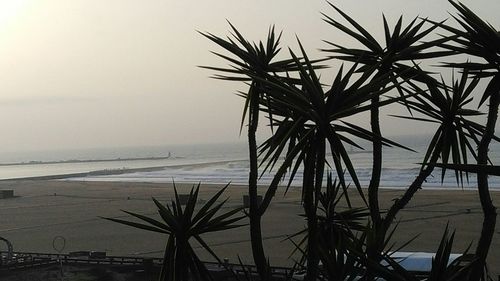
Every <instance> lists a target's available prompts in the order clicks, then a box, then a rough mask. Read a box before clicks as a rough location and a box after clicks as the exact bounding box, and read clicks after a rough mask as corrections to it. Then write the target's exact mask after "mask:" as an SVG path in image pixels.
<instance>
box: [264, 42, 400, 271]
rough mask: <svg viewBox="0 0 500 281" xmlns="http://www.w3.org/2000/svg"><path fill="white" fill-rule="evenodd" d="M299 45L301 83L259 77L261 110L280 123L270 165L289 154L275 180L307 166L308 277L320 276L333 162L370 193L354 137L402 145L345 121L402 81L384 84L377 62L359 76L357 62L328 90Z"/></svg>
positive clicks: (270, 145)
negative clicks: (324, 201)
mask: <svg viewBox="0 0 500 281" xmlns="http://www.w3.org/2000/svg"><path fill="white" fill-rule="evenodd" d="M299 45H300V49H301V56H302V57H303V60H304V62H302V60H300V59H299V58H298V57H297V56H296V55H295V54H294V53H293V52H292V51H290V54H291V56H292V58H293V60H294V61H295V65H296V67H297V68H298V70H299V77H300V82H299V83H297V82H296V81H295V80H293V79H287V77H280V76H276V75H267V76H266V77H258V76H256V77H255V79H257V80H258V81H260V82H261V83H262V85H261V86H262V87H264V90H263V91H265V92H266V93H267V95H268V99H267V100H266V101H265V102H262V103H261V110H263V111H264V112H266V113H267V114H269V116H272V124H273V126H274V127H275V128H276V133H275V134H274V135H273V136H271V137H270V138H269V139H268V140H267V141H265V142H264V143H263V146H262V154H263V155H264V157H263V161H265V162H266V163H267V164H266V166H265V167H266V169H268V168H269V167H271V168H272V167H273V166H274V165H275V164H276V163H277V162H278V161H279V159H282V156H284V160H283V162H282V163H280V165H279V168H278V172H277V173H276V174H275V177H274V179H273V183H272V184H271V185H273V184H275V183H276V182H277V181H279V180H281V179H282V176H283V173H282V171H287V170H289V171H290V179H289V182H290V181H291V180H292V179H293V177H294V175H295V174H296V173H297V171H298V167H299V166H300V165H302V166H303V182H302V198H303V206H304V210H305V214H306V217H307V226H308V228H307V229H308V243H307V275H306V277H307V279H308V280H315V278H316V276H317V274H318V271H317V264H318V261H319V255H318V254H319V253H318V247H317V245H318V238H319V237H318V235H319V232H318V217H317V208H318V202H319V199H320V194H321V190H322V186H323V180H324V170H325V167H326V166H327V165H328V166H332V167H333V168H335V170H336V173H337V174H336V175H337V177H338V178H339V182H340V184H341V186H342V188H343V190H344V193H345V194H346V195H347V193H346V189H347V184H346V180H345V176H344V167H345V169H346V170H347V173H348V174H349V175H350V177H351V179H352V180H353V182H354V185H355V187H356V188H357V190H358V192H359V194H360V196H362V197H363V198H364V195H363V191H362V190H361V185H360V183H359V180H358V178H357V176H356V172H355V170H354V167H353V164H352V162H351V160H350V158H349V155H348V153H347V150H346V148H345V145H346V144H347V145H353V146H357V147H359V145H357V144H356V143H355V142H354V141H353V140H352V139H353V138H360V139H363V140H368V141H373V139H374V138H380V139H381V141H382V142H383V144H384V145H397V144H396V143H394V142H391V141H389V140H387V139H384V138H382V137H380V136H375V135H374V134H373V133H372V132H370V131H369V130H366V129H363V128H361V127H359V126H356V125H354V124H351V123H348V122H345V121H343V120H344V119H345V118H347V117H350V116H353V115H356V114H359V113H362V112H367V111H369V110H370V108H371V106H370V104H369V101H370V100H371V99H373V98H374V97H376V96H380V95H382V94H384V93H386V92H388V91H390V90H392V89H394V88H395V87H397V86H399V83H398V84H396V85H391V86H389V87H382V85H385V84H386V79H387V77H386V76H383V75H380V76H379V77H378V78H373V74H374V72H375V70H376V69H377V68H376V67H373V68H371V69H370V68H365V69H364V71H363V72H362V73H361V74H360V75H358V76H356V71H357V70H359V69H358V67H357V65H354V66H353V67H352V68H350V69H349V70H348V71H347V72H346V73H345V74H343V69H342V68H341V69H340V71H339V73H338V74H337V76H336V77H335V79H334V82H333V84H332V86H331V87H330V88H329V89H327V90H326V91H325V89H324V88H325V87H324V85H323V84H322V83H321V82H320V80H319V78H318V75H317V74H316V71H315V69H314V67H313V65H312V63H311V62H310V61H309V59H308V57H307V54H306V53H305V51H304V49H303V47H302V45H301V44H300V42H299ZM406 97H407V96H406V95H405V96H403V97H398V98H392V99H385V100H383V101H381V102H380V103H379V105H380V106H385V105H388V104H391V103H394V102H397V101H400V100H402V99H404V98H406ZM326 146H328V147H329V149H330V152H331V154H332V157H331V162H330V161H328V159H327V157H326ZM285 147H288V149H287V151H284V150H285V149H284V148H285ZM347 200H348V199H347ZM348 202H349V201H348Z"/></svg>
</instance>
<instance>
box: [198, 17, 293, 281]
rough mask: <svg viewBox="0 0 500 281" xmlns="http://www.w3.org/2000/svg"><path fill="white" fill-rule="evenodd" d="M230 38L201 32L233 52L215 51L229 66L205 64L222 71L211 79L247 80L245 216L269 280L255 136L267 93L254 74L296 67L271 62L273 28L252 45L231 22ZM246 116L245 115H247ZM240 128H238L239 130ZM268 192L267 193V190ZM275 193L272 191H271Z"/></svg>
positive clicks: (275, 42)
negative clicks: (246, 195) (246, 192)
mask: <svg viewBox="0 0 500 281" xmlns="http://www.w3.org/2000/svg"><path fill="white" fill-rule="evenodd" d="M229 25H230V26H231V29H232V31H233V34H232V38H227V39H223V38H221V37H218V36H215V35H213V34H210V33H201V34H202V35H203V36H205V37H206V38H208V39H209V40H211V41H213V42H214V43H216V44H217V45H219V46H220V47H222V48H223V49H225V50H226V51H227V52H229V53H230V54H232V55H233V57H229V56H226V55H223V54H219V53H215V54H216V55H217V56H219V57H221V58H223V59H225V60H227V61H228V62H230V63H231V66H230V67H229V68H219V67H208V66H204V68H207V69H210V70H215V71H218V72H222V73H224V74H223V75H215V76H214V78H217V79H222V80H230V81H244V82H246V83H249V85H250V86H249V89H248V92H247V93H241V94H240V95H243V96H244V97H245V107H244V111H243V118H242V121H241V129H243V124H244V122H245V119H246V118H248V150H249V159H250V172H249V178H248V195H249V199H250V206H249V211H248V216H249V219H250V236H251V243H252V253H253V257H254V262H255V265H256V266H257V270H258V272H259V276H260V278H261V280H268V279H269V270H268V266H267V265H268V261H267V258H266V254H265V252H264V247H263V244H262V230H261V218H262V215H263V214H264V213H265V210H266V208H267V206H268V205H269V202H268V201H270V198H271V197H272V196H266V202H267V205H264V206H259V202H258V190H257V182H258V173H259V172H258V146H257V139H256V132H257V127H258V124H259V104H260V103H262V102H266V101H267V99H268V97H267V93H266V92H265V91H263V88H262V87H261V84H262V82H261V81H258V80H257V79H254V77H256V76H257V77H265V76H266V75H267V74H268V73H281V72H290V71H295V70H296V66H295V65H294V64H293V61H292V60H282V61H274V60H275V57H276V56H277V55H278V53H279V51H280V47H279V42H280V38H281V34H279V35H278V36H276V34H275V32H274V27H271V28H270V29H269V33H268V36H267V40H266V42H265V43H263V42H259V43H258V44H252V43H250V42H248V41H247V40H246V39H245V38H244V37H243V36H242V35H241V33H240V32H239V31H238V30H237V29H236V28H235V27H234V26H233V25H232V24H231V23H229ZM247 115H248V117H247ZM241 129H240V130H241ZM270 192H271V191H269V192H268V193H270ZM272 193H273V195H274V191H272Z"/></svg>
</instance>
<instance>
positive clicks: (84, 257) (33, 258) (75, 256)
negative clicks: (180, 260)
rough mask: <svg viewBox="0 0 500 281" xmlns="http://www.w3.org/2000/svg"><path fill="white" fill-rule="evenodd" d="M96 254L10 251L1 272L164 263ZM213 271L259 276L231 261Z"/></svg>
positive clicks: (282, 271) (284, 272)
mask: <svg viewBox="0 0 500 281" xmlns="http://www.w3.org/2000/svg"><path fill="white" fill-rule="evenodd" d="M94 253H96V252H88V251H82V252H74V253H70V254H50V253H32V252H12V256H11V258H10V259H9V260H7V259H5V257H6V256H7V252H5V251H0V257H1V259H0V271H10V270H22V269H26V268H32V267H39V266H46V265H53V264H62V265H82V266H85V265H103V266H107V265H108V266H141V267H145V266H150V267H151V266H152V267H160V266H161V264H162V263H163V259H162V258H150V257H124V256H106V255H105V254H101V255H93V254H94ZM204 263H205V265H206V266H207V269H208V270H210V271H220V272H222V271H228V272H229V271H232V272H234V273H236V274H238V275H240V274H244V273H245V272H246V273H247V274H251V275H255V276H257V268H256V267H255V266H252V265H243V266H242V265H240V264H233V263H229V262H224V263H223V264H219V263H217V262H204ZM271 273H272V275H273V276H276V277H282V278H283V279H284V278H285V277H287V276H290V274H291V273H292V269H291V268H287V267H272V268H271Z"/></svg>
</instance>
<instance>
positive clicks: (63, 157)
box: [0, 136, 500, 189]
mask: <svg viewBox="0 0 500 281" xmlns="http://www.w3.org/2000/svg"><path fill="white" fill-rule="evenodd" d="M391 139H393V140H395V141H398V142H400V143H402V144H404V145H406V146H408V147H410V148H412V149H414V150H416V151H417V152H411V151H407V150H403V149H401V148H394V147H391V148H384V161H383V171H382V179H381V186H383V187H386V188H405V187H407V186H408V185H409V184H410V183H411V181H413V179H414V178H415V177H416V175H417V174H418V172H419V165H418V163H420V162H422V158H423V155H424V153H425V150H426V144H427V143H428V139H429V138H428V137H426V136H419V137H415V136H403V137H393V138H391ZM362 146H363V147H365V150H359V149H355V148H353V147H349V148H348V150H349V153H350V157H351V160H352V162H353V164H354V166H355V168H356V172H357V176H358V178H359V179H360V182H361V184H362V185H363V186H367V185H368V183H369V180H370V176H371V148H370V146H369V145H368V144H362ZM491 151H492V155H491V160H492V162H493V163H494V164H498V163H499V162H500V157H499V155H500V153H496V152H500V145H498V144H493V145H492V147H491ZM247 159H248V150H247V146H246V143H244V142H241V143H220V144H198V145H170V146H151V147H127V148H113V149H110V148H96V149H85V150H61V151H35V152H34V151H31V152H16V153H12V152H11V153H0V179H1V180H6V179H20V178H28V177H46V176H54V175H58V176H59V177H56V178H64V179H63V180H83V181H126V182H155V183H159V182H173V181H175V182H179V183H198V182H201V183H210V184H226V183H228V182H231V183H232V184H246V183H247V180H248V167H249V165H248V160H247ZM144 168H154V169H144ZM82 173H90V174H85V176H82ZM271 179H272V173H265V174H262V176H261V178H260V180H259V183H260V184H268V183H269V182H270V181H271ZM300 182H301V174H300V172H299V173H298V174H297V176H296V179H295V180H294V182H293V183H292V185H293V186H300ZM475 186H476V178H475V176H474V175H472V174H471V175H469V179H468V182H467V180H466V179H465V178H464V184H463V188H474V187H475ZM490 186H491V187H492V188H493V189H500V179H498V177H491V178H490ZM424 187H428V188H449V189H455V188H462V186H461V185H457V182H456V179H455V176H454V172H453V171H451V170H449V171H447V173H446V176H445V178H444V181H443V182H441V170H440V169H436V170H435V171H434V173H433V174H432V175H431V176H430V177H429V178H428V179H427V182H426V183H425V184H424Z"/></svg>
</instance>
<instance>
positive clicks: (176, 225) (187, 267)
mask: <svg viewBox="0 0 500 281" xmlns="http://www.w3.org/2000/svg"><path fill="white" fill-rule="evenodd" d="M228 186H229V185H226V186H225V187H224V188H222V189H221V190H220V191H219V192H217V193H216V194H215V195H214V196H213V197H212V198H210V199H209V200H208V201H207V202H206V203H205V204H204V205H203V206H201V207H200V208H199V209H198V210H196V202H197V200H198V192H199V189H200V185H199V184H198V185H197V186H196V187H194V186H193V188H192V189H191V192H190V193H189V198H188V200H187V203H186V206H185V207H184V209H183V208H182V204H181V201H180V199H179V195H178V194H177V189H176V188H175V185H174V192H175V199H174V200H172V201H171V203H170V204H165V205H164V204H162V203H161V202H160V201H158V200H157V199H155V198H153V202H154V203H155V205H156V207H157V208H158V214H159V215H160V218H161V220H157V219H154V218H151V217H147V216H144V215H141V214H137V213H133V212H129V211H123V212H125V213H127V214H129V215H131V216H133V217H135V218H137V219H139V220H141V221H142V222H133V221H128V220H122V219H116V218H104V219H107V220H110V221H113V222H117V223H121V224H124V225H128V226H132V227H135V228H139V229H144V230H147V231H153V232H158V233H162V234H166V235H168V239H167V245H166V247H165V254H164V258H163V265H162V269H161V272H160V277H159V280H160V281H165V280H168V281H187V280H203V281H205V280H212V278H211V276H210V273H209V272H208V270H207V269H206V267H205V265H204V264H203V263H202V262H201V261H200V259H199V258H198V256H197V255H196V253H195V252H194V250H193V247H192V246H191V244H190V240H192V239H194V240H196V241H197V242H198V243H199V244H200V245H201V246H202V247H203V248H204V249H205V250H206V251H207V252H208V253H210V255H212V256H213V257H214V258H215V259H216V260H217V261H219V262H221V261H220V259H219V258H218V257H217V255H216V254H215V253H214V251H213V250H212V249H211V248H210V246H209V245H208V244H207V243H206V242H205V241H204V240H203V238H202V237H201V235H202V234H205V233H208V232H216V231H222V230H227V229H231V228H236V227H239V226H241V224H236V223H237V222H238V221H239V220H241V219H242V218H243V217H244V216H235V215H236V214H237V213H238V212H240V210H241V208H237V209H233V210H230V211H227V212H224V213H222V214H219V213H220V211H221V209H222V207H223V206H224V204H225V203H226V201H227V199H226V200H223V201H221V202H217V200H218V199H219V198H220V196H221V195H222V193H223V192H224V190H226V188H227V187H228ZM190 278H191V279H190Z"/></svg>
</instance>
